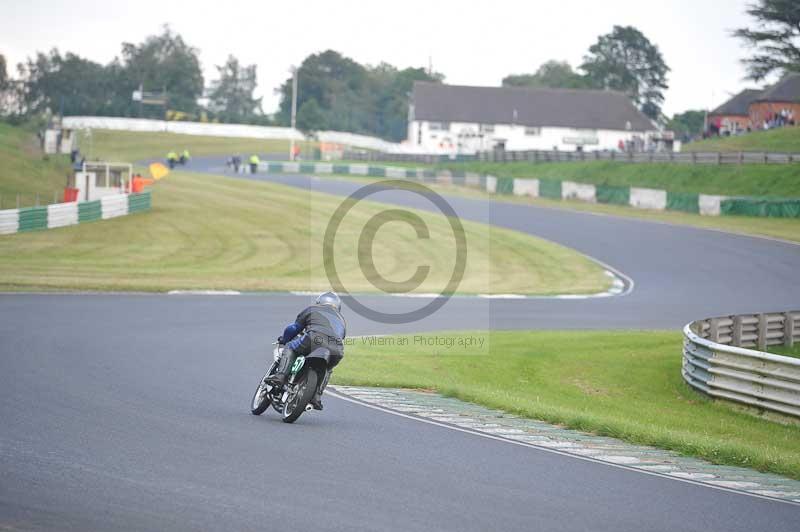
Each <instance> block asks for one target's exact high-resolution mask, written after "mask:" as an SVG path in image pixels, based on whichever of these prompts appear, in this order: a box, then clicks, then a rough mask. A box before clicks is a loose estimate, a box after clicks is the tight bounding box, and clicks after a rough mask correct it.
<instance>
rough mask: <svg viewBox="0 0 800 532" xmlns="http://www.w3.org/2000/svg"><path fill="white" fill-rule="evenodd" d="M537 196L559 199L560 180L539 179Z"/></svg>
mask: <svg viewBox="0 0 800 532" xmlns="http://www.w3.org/2000/svg"><path fill="white" fill-rule="evenodd" d="M539 196H541V197H542V198H551V199H561V181H559V180H558V179H540V180H539Z"/></svg>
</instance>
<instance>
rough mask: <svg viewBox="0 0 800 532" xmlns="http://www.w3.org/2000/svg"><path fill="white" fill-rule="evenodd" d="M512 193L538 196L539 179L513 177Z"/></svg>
mask: <svg viewBox="0 0 800 532" xmlns="http://www.w3.org/2000/svg"><path fill="white" fill-rule="evenodd" d="M514 195H515V196H531V197H534V198H538V197H539V180H538V179H515V180H514Z"/></svg>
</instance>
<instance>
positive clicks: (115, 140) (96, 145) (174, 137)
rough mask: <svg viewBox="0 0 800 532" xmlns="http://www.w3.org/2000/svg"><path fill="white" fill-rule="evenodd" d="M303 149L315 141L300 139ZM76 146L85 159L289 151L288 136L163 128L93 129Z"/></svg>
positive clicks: (132, 159)
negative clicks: (225, 134) (185, 132)
mask: <svg viewBox="0 0 800 532" xmlns="http://www.w3.org/2000/svg"><path fill="white" fill-rule="evenodd" d="M298 145H299V146H300V147H301V149H303V150H306V151H308V150H310V149H312V148H313V147H314V146H315V144H314V143H308V142H300V143H298ZM79 147H80V150H81V152H82V153H83V154H84V155H85V156H86V158H87V159H102V160H106V161H110V160H113V161H123V162H134V161H141V160H144V159H152V158H164V157H166V154H167V152H168V151H170V150H175V151H177V152H178V153H180V152H182V151H183V150H189V153H190V155H192V156H195V155H233V154H239V155H242V156H243V157H244V158H245V159H246V158H247V157H248V156H250V155H252V154H253V153H258V154H265V153H276V152H281V153H287V154H288V153H289V141H288V140H267V139H249V138H239V137H207V136H201V135H183V134H179V133H166V132H154V133H151V132H137V131H116V130H110V129H93V130H91V137H89V136H87V135H86V134H83V135H81V136H80V137H79Z"/></svg>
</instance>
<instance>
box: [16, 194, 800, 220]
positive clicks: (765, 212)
mask: <svg viewBox="0 0 800 532" xmlns="http://www.w3.org/2000/svg"><path fill="white" fill-rule="evenodd" d="M720 212H721V214H723V215H739V216H762V217H768V218H800V199H792V200H790V199H781V198H729V199H725V200H722V202H721V203H720ZM20 223H21V222H20Z"/></svg>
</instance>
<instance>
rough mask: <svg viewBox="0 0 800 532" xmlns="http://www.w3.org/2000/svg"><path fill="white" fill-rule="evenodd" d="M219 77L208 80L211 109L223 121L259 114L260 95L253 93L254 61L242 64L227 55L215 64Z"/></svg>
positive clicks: (254, 79)
mask: <svg viewBox="0 0 800 532" xmlns="http://www.w3.org/2000/svg"><path fill="white" fill-rule="evenodd" d="M217 71H218V72H219V79H218V80H215V81H213V82H212V84H211V94H210V97H209V99H210V110H211V111H212V112H214V113H216V114H217V116H218V117H219V118H220V119H221V120H222V121H223V122H248V121H250V120H251V119H252V118H254V117H255V116H256V115H262V114H263V112H262V111H261V98H255V97H253V92H254V91H255V88H256V84H257V83H256V65H248V66H242V65H240V64H239V60H238V59H236V58H235V57H234V56H232V55H229V56H228V60H227V61H226V62H225V64H224V65H222V66H217Z"/></svg>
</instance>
